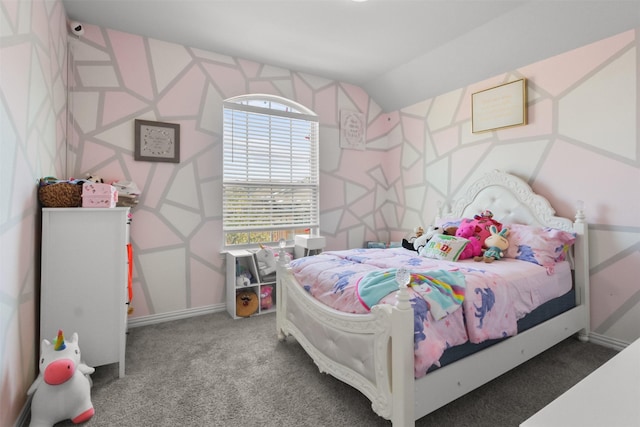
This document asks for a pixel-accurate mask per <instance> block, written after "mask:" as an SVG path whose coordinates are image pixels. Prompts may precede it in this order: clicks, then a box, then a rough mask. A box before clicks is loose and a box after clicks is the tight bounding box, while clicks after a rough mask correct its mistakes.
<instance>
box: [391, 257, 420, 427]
mask: <svg viewBox="0 0 640 427" xmlns="http://www.w3.org/2000/svg"><path fill="white" fill-rule="evenodd" d="M396 280H397V281H398V284H399V290H398V291H397V292H396V296H397V299H398V303H397V304H396V305H395V307H394V309H393V311H392V320H391V335H392V337H393V341H392V343H391V388H392V393H391V396H392V400H393V403H392V409H391V422H392V424H393V426H394V427H407V426H414V425H415V415H414V405H415V396H414V393H415V386H414V372H413V364H414V354H413V353H414V350H413V308H412V307H411V302H410V301H409V298H410V296H409V291H408V290H407V284H408V283H409V280H410V275H409V272H408V271H407V270H404V269H398V272H397V275H396Z"/></svg>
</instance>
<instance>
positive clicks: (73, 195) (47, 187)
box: [38, 182, 82, 208]
mask: <svg viewBox="0 0 640 427" xmlns="http://www.w3.org/2000/svg"><path fill="white" fill-rule="evenodd" d="M38 199H39V200H40V203H41V204H42V206H44V207H47V208H77V207H78V206H80V205H81V203H82V185H78V184H70V183H68V182H58V183H55V184H44V183H43V182H41V185H40V187H39V188H38Z"/></svg>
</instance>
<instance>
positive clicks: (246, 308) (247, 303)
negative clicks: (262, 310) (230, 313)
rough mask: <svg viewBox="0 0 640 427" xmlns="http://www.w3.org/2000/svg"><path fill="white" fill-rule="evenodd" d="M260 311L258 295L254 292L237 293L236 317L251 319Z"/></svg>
mask: <svg viewBox="0 0 640 427" xmlns="http://www.w3.org/2000/svg"><path fill="white" fill-rule="evenodd" d="M256 311H258V295H256V293H255V292H253V291H240V292H238V293H236V315H238V316H239V317H249V316H251V315H252V314H254V313H255V312H256Z"/></svg>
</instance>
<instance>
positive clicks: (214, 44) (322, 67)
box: [62, 0, 640, 111]
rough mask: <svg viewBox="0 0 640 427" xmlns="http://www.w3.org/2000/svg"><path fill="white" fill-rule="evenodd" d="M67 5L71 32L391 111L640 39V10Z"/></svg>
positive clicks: (531, 4) (533, 3)
mask: <svg viewBox="0 0 640 427" xmlns="http://www.w3.org/2000/svg"><path fill="white" fill-rule="evenodd" d="M62 1H63V4H64V6H65V9H66V12H67V15H68V17H69V19H70V20H71V21H78V22H81V23H85V24H95V25H100V26H103V27H107V28H112V29H115V30H119V31H125V32H128V33H133V34H139V35H143V36H148V37H152V38H156V39H160V40H165V41H170V42H175V43H179V44H182V45H186V46H189V47H195V48H200V49H204V50H208V51H212V52H217V53H221V54H226V55H230V56H235V57H240V58H245V59H250V60H253V61H257V62H261V63H265V64H269V65H274V66H278V67H283V68H287V69H290V70H295V71H301V72H307V73H311V74H314V75H318V76H322V77H326V78H329V79H335V80H339V81H343V82H347V83H352V84H355V85H358V86H360V87H362V88H364V89H365V90H366V91H367V92H368V93H369V95H370V96H371V97H372V98H373V99H374V100H375V101H376V102H377V103H378V104H379V105H380V106H381V107H382V109H383V110H385V111H393V110H397V109H400V108H403V107H406V106H409V105H412V104H414V103H416V102H419V101H422V100H424V99H427V98H431V97H434V96H437V95H439V94H442V93H445V92H448V91H450V90H454V89H457V88H459V87H463V86H465V85H468V84H470V83H474V82H477V81H480V80H483V79H485V78H489V77H492V76H495V75H498V74H501V73H504V72H505V71H510V70H514V69H516V68H518V67H521V66H524V65H527V64H530V63H533V62H536V61H539V60H541V59H544V58H547V57H550V56H553V55H556V54H559V53H563V52H566V51H568V50H571V49H574V48H576V47H580V46H583V45H586V44H588V43H591V42H594V41H597V40H600V39H603V38H606V37H608V36H612V35H615V34H618V33H621V32H623V31H626V30H630V29H639V30H640V0H627V1H619V0H600V1H599V0H466V1H465V0H369V1H366V2H355V1H351V0H284V1H283V0H281V1H271V0H62Z"/></svg>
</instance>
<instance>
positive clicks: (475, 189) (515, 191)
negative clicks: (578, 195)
mask: <svg viewBox="0 0 640 427" xmlns="http://www.w3.org/2000/svg"><path fill="white" fill-rule="evenodd" d="M485 210H490V211H491V212H492V213H493V217H494V219H496V220H497V221H499V222H501V223H503V224H510V223H511V224H513V223H518V224H527V225H539V226H545V227H553V228H559V229H561V230H566V231H572V230H573V221H572V220H571V219H568V218H562V217H558V216H555V213H556V211H555V210H554V209H553V208H552V207H551V205H550V204H549V201H548V200H547V199H545V198H544V197H542V196H540V195H538V194H535V193H534V192H533V190H532V189H531V187H530V186H529V185H528V184H527V183H526V182H525V181H523V180H522V179H520V178H518V177H517V176H515V175H511V174H508V173H505V172H501V171H498V170H494V171H492V172H489V173H487V174H485V175H483V176H482V177H480V178H479V179H478V180H477V181H475V182H474V183H473V184H471V185H470V186H469V187H468V188H467V190H466V192H465V193H464V194H463V196H462V197H461V198H459V199H458V200H456V201H455V203H454V204H453V206H452V208H451V213H449V214H447V215H446V216H447V217H450V218H473V216H474V215H476V214H479V213H481V212H483V211H485Z"/></svg>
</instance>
